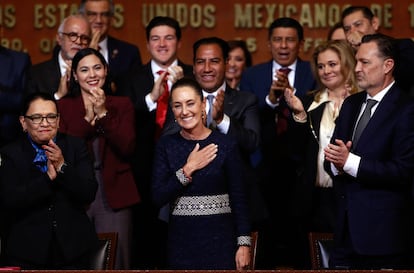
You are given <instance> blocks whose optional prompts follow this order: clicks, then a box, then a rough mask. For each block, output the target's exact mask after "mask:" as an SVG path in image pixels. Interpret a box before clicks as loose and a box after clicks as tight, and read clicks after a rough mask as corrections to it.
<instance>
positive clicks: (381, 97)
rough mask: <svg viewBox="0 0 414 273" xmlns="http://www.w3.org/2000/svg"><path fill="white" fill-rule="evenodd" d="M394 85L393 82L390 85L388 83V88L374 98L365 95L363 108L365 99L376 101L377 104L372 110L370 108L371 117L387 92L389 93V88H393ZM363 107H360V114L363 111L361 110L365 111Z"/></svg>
mask: <svg viewBox="0 0 414 273" xmlns="http://www.w3.org/2000/svg"><path fill="white" fill-rule="evenodd" d="M394 83H395V81H393V82H392V83H390V84H389V85H388V86H386V87H385V88H384V89H382V90H381V91H379V92H378V93H377V94H376V95H375V96H373V97H371V96H370V95H369V94H368V93H367V97H366V99H365V102H364V104H365V106H366V101H367V99H373V100H376V101H378V103H376V104H375V105H374V106H373V107H372V108H371V116H372V115H373V114H374V113H375V111H376V110H377V108H378V105H379V104H380V102H381V100H382V99H383V98H384V97H385V95H386V94H387V93H388V91H390V88H391V86H393V84H394ZM365 106H364V107H361V113H362V111H363V109H365Z"/></svg>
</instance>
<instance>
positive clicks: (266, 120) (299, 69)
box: [240, 59, 316, 180]
mask: <svg viewBox="0 0 414 273" xmlns="http://www.w3.org/2000/svg"><path fill="white" fill-rule="evenodd" d="M272 65H273V60H272V61H269V62H267V63H262V64H258V65H255V66H253V67H250V68H248V69H247V70H246V71H245V72H244V73H243V75H242V78H241V81H240V90H245V91H250V92H253V93H254V94H255V95H256V96H257V97H258V98H259V111H260V123H261V130H262V131H261V137H262V139H261V149H260V150H261V152H260V155H257V154H256V155H255V157H254V158H253V160H254V161H256V162H255V164H260V173H261V175H263V177H264V179H265V180H268V179H269V177H273V176H274V173H275V167H278V166H279V167H280V170H283V172H279V174H280V173H282V174H285V173H286V174H289V173H290V175H291V172H292V171H293V170H290V171H288V170H289V169H287V168H289V166H291V165H292V164H290V162H289V161H288V160H287V158H288V157H289V145H290V143H289V141H288V140H289V139H290V138H291V137H290V135H289V134H283V135H280V136H278V135H276V128H277V124H276V121H275V120H276V119H275V117H276V115H277V114H278V113H279V112H280V111H281V109H282V107H287V106H286V102H284V100H281V103H280V106H279V107H276V108H274V109H273V108H271V107H270V106H268V105H267V103H266V101H265V98H266V96H267V95H268V93H269V90H270V86H271V85H272V80H273V75H272ZM294 87H295V89H296V95H297V96H299V97H302V96H303V95H305V94H306V92H308V91H311V90H314V89H315V88H316V81H315V79H314V77H313V75H312V71H311V67H310V63H309V62H307V61H302V60H300V59H298V61H297V65H296V74H295V83H294ZM288 118H289V122H293V120H292V119H291V117H290V116H288ZM288 131H289V130H288ZM277 160H278V161H280V162H281V164H284V165H281V164H278V163H276V161H277ZM290 169H291V167H290ZM286 179H290V178H288V177H287V178H286Z"/></svg>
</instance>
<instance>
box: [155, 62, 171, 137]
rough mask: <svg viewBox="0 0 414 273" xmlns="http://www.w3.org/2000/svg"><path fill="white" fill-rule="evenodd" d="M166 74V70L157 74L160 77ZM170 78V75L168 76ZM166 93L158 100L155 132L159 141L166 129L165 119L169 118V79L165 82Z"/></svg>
mask: <svg viewBox="0 0 414 273" xmlns="http://www.w3.org/2000/svg"><path fill="white" fill-rule="evenodd" d="M162 73H164V70H160V71H158V72H157V74H158V75H161V74H162ZM167 76H168V75H167ZM163 85H164V88H165V91H164V92H163V93H162V95H161V96H160V97H159V98H158V100H157V110H156V113H155V123H156V124H157V128H156V132H155V138H156V139H158V138H159V137H160V136H161V132H162V128H163V127H164V123H165V118H166V116H167V110H168V95H169V91H168V83H167V79H165V81H164V82H163Z"/></svg>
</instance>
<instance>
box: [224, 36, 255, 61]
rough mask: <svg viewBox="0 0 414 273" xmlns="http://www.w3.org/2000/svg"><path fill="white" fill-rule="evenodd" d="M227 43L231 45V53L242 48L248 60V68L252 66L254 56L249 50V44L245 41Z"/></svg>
mask: <svg viewBox="0 0 414 273" xmlns="http://www.w3.org/2000/svg"><path fill="white" fill-rule="evenodd" d="M227 43H228V44H229V52H230V51H232V50H233V49H236V48H240V49H241V50H242V51H243V54H244V58H245V60H246V67H250V66H252V54H251V53H250V51H249V49H248V48H247V44H246V42H245V41H244V40H230V41H227Z"/></svg>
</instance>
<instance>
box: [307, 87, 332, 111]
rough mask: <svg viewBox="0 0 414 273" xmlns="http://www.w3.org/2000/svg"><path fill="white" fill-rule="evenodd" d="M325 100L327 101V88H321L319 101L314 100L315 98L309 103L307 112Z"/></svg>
mask: <svg viewBox="0 0 414 273" xmlns="http://www.w3.org/2000/svg"><path fill="white" fill-rule="evenodd" d="M327 101H329V98H328V90H326V89H325V90H323V91H322V93H321V95H320V97H319V101H318V102H316V101H315V100H314V101H313V102H312V103H311V105H310V106H309V108H308V110H307V112H310V111H312V110H313V109H316V108H318V106H319V105H321V104H323V103H325V102H327Z"/></svg>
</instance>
